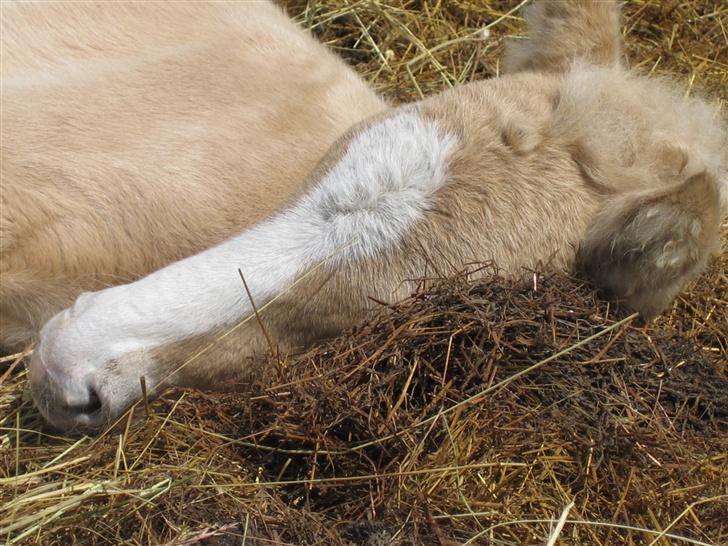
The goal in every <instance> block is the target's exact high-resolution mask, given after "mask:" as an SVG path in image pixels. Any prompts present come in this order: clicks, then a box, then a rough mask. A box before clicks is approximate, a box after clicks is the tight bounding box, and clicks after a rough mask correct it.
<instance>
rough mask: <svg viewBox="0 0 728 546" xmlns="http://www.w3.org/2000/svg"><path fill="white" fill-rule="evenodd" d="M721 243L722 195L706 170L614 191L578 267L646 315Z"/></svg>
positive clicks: (579, 255) (665, 301) (586, 240)
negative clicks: (663, 184) (670, 182)
mask: <svg viewBox="0 0 728 546" xmlns="http://www.w3.org/2000/svg"><path fill="white" fill-rule="evenodd" d="M719 245H720V198H719V194H718V188H717V183H716V181H715V180H714V179H713V178H712V177H711V176H709V175H708V174H706V173H701V174H698V175H695V176H693V177H691V178H689V179H688V180H686V181H685V182H683V183H681V184H679V185H676V186H673V187H671V188H668V189H660V190H658V191H655V190H653V191H648V192H632V193H626V194H621V195H619V196H618V197H615V198H614V199H613V200H612V201H611V202H609V203H608V204H607V206H606V207H605V208H604V209H603V210H602V211H600V212H599V214H598V215H597V217H596V218H595V221H594V222H593V224H592V225H591V226H590V227H589V229H588V230H587V233H586V236H585V237H584V240H583V241H582V243H581V245H580V248H579V251H578V253H577V266H578V268H579V269H580V270H581V271H582V272H584V273H586V274H587V275H588V276H589V277H591V278H592V279H593V280H594V281H595V283H596V285H597V286H598V287H599V288H601V289H604V290H605V291H607V292H608V293H610V294H611V295H612V296H615V297H617V298H618V299H621V300H624V301H625V302H626V303H627V305H629V306H630V307H631V308H633V309H635V310H637V311H639V312H640V313H641V314H642V315H643V316H644V317H645V318H651V317H653V316H654V315H656V314H658V313H660V312H661V311H662V310H664V309H665V308H666V307H667V306H668V305H669V304H670V302H671V301H672V299H673V298H674V297H675V295H676V294H677V293H678V291H679V290H680V289H681V288H682V287H683V286H684V285H685V284H686V283H687V282H689V281H690V280H692V279H693V278H695V277H696V276H697V275H698V274H699V273H700V272H701V271H702V269H703V268H704V267H705V264H706V262H707V260H708V258H709V257H710V255H711V254H712V253H713V252H714V251H716V250H717V248H718V247H719Z"/></svg>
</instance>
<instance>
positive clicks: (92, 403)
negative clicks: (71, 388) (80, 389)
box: [66, 387, 101, 415]
mask: <svg viewBox="0 0 728 546" xmlns="http://www.w3.org/2000/svg"><path fill="white" fill-rule="evenodd" d="M88 391H89V392H88V401H87V402H86V403H85V404H81V405H77V406H67V407H66V410H67V411H68V413H70V414H74V415H91V414H93V413H96V412H98V411H99V410H100V409H101V398H99V395H98V394H97V393H96V390H95V389H94V388H93V387H89V389H88Z"/></svg>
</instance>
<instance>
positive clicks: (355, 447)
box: [0, 0, 728, 546]
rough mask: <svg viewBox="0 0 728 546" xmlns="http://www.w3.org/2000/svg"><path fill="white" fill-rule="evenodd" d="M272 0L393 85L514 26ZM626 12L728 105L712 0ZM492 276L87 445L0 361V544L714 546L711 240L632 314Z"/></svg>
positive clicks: (575, 289)
mask: <svg viewBox="0 0 728 546" xmlns="http://www.w3.org/2000/svg"><path fill="white" fill-rule="evenodd" d="M286 5H287V7H288V9H289V11H290V12H291V13H292V14H293V15H295V16H296V17H297V18H298V19H299V20H300V21H301V22H302V23H303V24H304V25H306V26H309V27H311V28H313V29H314V32H315V33H316V34H317V35H318V36H319V37H320V39H321V40H322V41H324V42H326V43H327V44H329V45H330V46H331V47H333V48H335V49H336V50H337V51H338V52H339V53H340V54H341V55H342V56H344V57H345V58H346V59H347V60H348V61H349V62H351V63H352V64H353V65H354V66H355V67H356V69H357V70H358V71H359V72H360V73H361V74H363V75H364V77H365V78H366V79H367V80H368V81H370V82H372V83H373V85H375V86H376V87H377V89H380V90H381V91H383V92H385V93H387V95H388V96H389V97H391V98H392V100H393V101H404V100H413V99H416V98H418V97H419V96H420V95H428V94H431V93H434V92H436V91H438V90H441V89H443V88H445V87H447V86H449V85H456V84H458V83H462V82H467V81H470V80H472V79H478V78H484V77H492V76H494V75H496V74H497V72H498V58H499V55H500V53H501V51H502V46H503V37H504V36H507V35H511V34H517V33H519V32H521V31H522V29H523V27H522V21H521V19H520V18H519V17H518V12H517V11H515V10H514V8H516V7H517V3H516V2H513V1H510V2H507V1H492V2H489V1H465V0H448V1H447V2H445V1H442V2H413V1H408V0H391V1H390V2H386V3H385V2H376V1H370V0H366V1H355V0H324V1H318V2H309V3H308V4H306V2H303V1H300V0H291V1H289V2H287V3H286ZM624 28H625V33H626V39H627V52H628V55H629V58H630V62H631V64H632V65H633V66H638V67H640V69H641V70H643V71H646V72H650V71H652V72H654V73H659V74H671V75H673V76H674V77H675V78H676V79H677V81H679V82H680V84H681V85H684V86H685V90H686V93H693V92H696V91H698V90H699V92H701V93H704V94H708V95H709V96H711V97H712V98H713V99H714V100H715V101H717V103H718V104H720V105H721V106H722V108H723V111H724V112H725V111H726V108H728V102H727V101H728V7H726V6H725V4H724V3H723V2H721V1H720V0H715V1H711V0H700V1H676V0H668V1H664V2H662V1H661V2H656V1H652V2H650V1H648V0H644V1H643V0H639V1H637V0H634V1H630V2H628V3H627V6H626V7H625V17H624ZM484 29H485V30H484ZM724 233H725V235H726V237H724V242H725V241H726V240H728V226H726V229H725V230H724ZM483 267H487V266H483ZM490 269H491V271H492V273H491V274H490V276H489V278H488V279H487V280H486V281H477V282H474V281H472V280H470V279H469V277H468V274H467V272H464V273H463V274H461V275H459V276H456V277H453V278H449V279H433V280H427V281H422V283H421V284H420V287H419V289H418V290H417V291H416V293H414V294H413V295H412V296H411V297H410V298H408V299H407V300H405V301H402V302H399V303H398V304H396V305H392V306H388V307H382V308H381V310H380V312H379V314H378V315H377V316H376V317H374V318H372V320H370V321H369V322H367V323H365V324H362V325H360V326H359V327H357V328H356V329H354V330H353V331H351V332H348V333H347V334H346V335H343V336H341V337H340V338H337V339H334V340H330V341H328V342H325V343H323V344H321V345H320V346H318V347H316V348H313V349H312V350H311V351H309V352H308V353H306V354H303V355H298V356H296V357H292V358H288V359H281V358H277V357H275V356H271V357H270V362H269V365H268V367H267V370H268V372H267V373H266V376H265V377H261V378H259V380H258V381H257V383H256V384H254V385H251V386H250V388H249V389H248V390H247V392H244V393H236V394H230V393H226V394H209V393H199V392H194V391H180V390H177V391H171V392H168V393H167V394H165V395H164V396H163V397H162V398H161V399H159V400H157V401H155V402H151V403H149V405H148V407H145V405H144V404H140V406H139V407H138V408H137V409H136V411H135V413H134V415H133V416H130V418H129V419H128V420H127V421H125V422H124V423H122V425H121V427H120V428H118V429H116V430H114V431H111V432H108V433H106V434H105V435H102V436H100V437H98V438H86V437H82V438H66V437H61V436H58V435H57V434H55V433H54V432H53V431H52V430H50V429H48V428H47V427H45V426H44V425H43V423H42V422H41V420H40V417H39V415H38V413H37V412H36V410H35V409H34V408H33V404H32V402H31V401H30V398H29V396H28V393H27V379H26V374H25V372H24V371H23V369H22V362H21V361H20V359H19V358H17V357H14V358H13V357H6V358H4V359H2V361H0V426H1V427H2V436H1V437H0V442H1V443H0V542H2V543H3V544H44V545H45V544H58V545H66V544H120V543H124V544H140V545H142V544H143V545H148V544H169V545H172V544H174V545H197V544H200V545H202V544H206V545H233V544H235V545H239V544H246V545H288V544H294V545H299V544H323V545H368V546H375V545H388V544H396V545H409V544H412V545H420V544H422V545H434V546H450V545H459V544H471V545H491V544H492V545H519V546H520V545H531V544H533V545H547V544H548V545H551V544H559V545H603V546H607V545H610V546H611V545H653V544H654V545H656V546H666V545H671V544H674V545H682V544H697V545H715V546H718V545H725V544H728V344H727V342H726V337H727V330H728V253H726V252H723V253H722V254H721V256H720V257H719V258H716V259H715V260H714V261H713V262H712V264H711V266H710V269H709V271H708V272H707V274H706V275H704V276H703V277H702V278H701V279H700V280H699V281H698V282H696V283H694V284H692V285H691V286H690V287H689V288H688V290H687V291H686V292H685V293H683V294H682V295H681V296H680V298H679V299H678V300H677V301H676V302H675V304H674V305H673V307H672V308H671V309H670V310H669V311H668V312H667V313H665V315H663V316H662V317H661V318H660V319H658V320H657V321H656V322H655V323H652V324H649V325H647V326H645V325H643V324H641V323H640V322H639V319H638V318H635V317H634V316H633V315H629V314H627V313H625V312H624V311H621V310H620V309H618V308H615V307H614V306H611V305H609V304H608V303H607V302H605V301H603V300H600V299H599V298H598V297H597V295H595V294H594V292H593V290H592V289H591V288H590V287H589V286H587V285H585V284H584V283H582V282H580V281H578V280H575V279H571V278H568V277H565V276H543V275H539V274H536V273H534V274H533V275H532V278H531V279H530V281H529V282H527V283H516V282H512V281H507V280H504V279H502V278H500V277H499V276H498V275H497V272H495V271H494V270H493V268H490Z"/></svg>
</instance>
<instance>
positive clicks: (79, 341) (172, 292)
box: [40, 109, 456, 404]
mask: <svg viewBox="0 0 728 546" xmlns="http://www.w3.org/2000/svg"><path fill="white" fill-rule="evenodd" d="M455 146H456V139H455V137H454V136H452V135H445V134H443V133H442V132H441V131H440V130H438V127H437V126H436V125H435V123H434V122H431V121H425V120H423V119H422V118H421V117H420V116H419V115H418V113H417V112H416V110H414V109H407V110H404V111H402V112H400V113H398V114H395V115H394V116H392V117H389V118H387V119H384V120H382V121H379V122H377V123H375V124H373V125H372V126H370V127H368V128H366V129H365V130H364V131H363V132H362V133H361V134H359V135H358V136H356V137H354V138H353V139H352V140H351V142H350V143H349V145H348V148H347V150H346V152H345V153H344V155H343V156H342V157H341V159H340V160H339V161H338V162H337V163H336V164H335V165H334V166H333V167H332V168H331V169H330V171H329V172H328V173H327V174H326V175H325V176H324V177H323V178H322V179H321V180H320V181H319V182H318V183H317V184H316V185H314V186H313V187H312V188H311V190H310V191H308V192H307V193H306V194H305V195H304V196H303V197H302V198H301V199H300V200H299V201H298V202H297V203H296V204H294V205H293V206H292V207H291V208H289V209H287V210H284V211H282V212H280V213H278V214H276V215H275V216H273V217H271V218H269V219H267V220H265V221H263V222H262V223H260V224H258V225H256V226H254V227H253V228H251V229H249V230H247V231H245V232H244V233H242V234H240V235H238V236H236V237H234V238H232V239H230V240H228V241H226V242H224V243H222V244H220V245H218V246H216V247H214V248H211V249H209V250H207V251H205V252H202V253H200V254H198V255H196V256H192V257H190V258H187V259H185V260H181V261H179V262H176V263H174V264H172V265H170V266H168V267H165V268H163V269H161V270H159V271H157V272H155V273H152V274H151V275H149V276H147V277H145V278H143V279H141V280H139V281H137V282H134V283H131V284H128V285H122V286H117V287H113V288H109V289H107V290H103V291H100V292H96V293H93V294H88V295H84V296H82V297H80V298H79V299H78V300H77V302H76V304H75V305H74V306H73V307H72V308H70V309H68V310H66V311H64V312H63V313H59V315H56V317H54V318H53V319H52V320H51V321H49V323H48V324H47V325H46V326H45V327H44V329H43V332H42V334H41V339H42V342H41V347H40V357H41V359H42V361H43V362H44V363H47V365H48V366H49V368H51V369H49V370H47V371H48V374H49V375H51V376H53V375H55V376H56V377H55V378H56V380H57V384H59V385H66V386H68V392H69V395H70V393H71V392H72V391H73V393H74V394H73V395H72V396H71V397H72V398H73V403H74V404H79V403H83V400H79V399H78V398H79V397H81V398H82V397H83V396H82V392H85V391H84V390H83V389H77V388H73V387H71V386H70V385H69V384H68V383H69V381H68V380H71V381H72V383H76V382H78V383H81V378H82V377H83V378H86V377H87V374H88V372H89V369H95V368H98V367H103V366H104V365H105V364H107V363H108V362H109V361H111V360H113V359H115V358H118V357H119V356H121V355H123V354H126V353H128V352H132V351H139V350H144V349H148V348H153V347H155V346H159V345H162V344H166V343H170V342H174V341H177V340H181V339H184V338H187V337H190V336H194V335H199V334H204V333H207V332H210V331H212V330H214V329H216V328H219V327H223V326H226V325H232V324H234V323H236V322H238V321H239V320H241V319H242V318H244V317H246V316H247V315H249V314H250V312H251V311H252V309H251V305H250V301H249V299H248V296H247V294H246V292H245V290H244V288H243V285H242V282H241V279H240V276H239V273H238V269H240V270H241V271H242V272H243V275H244V276H245V279H246V282H247V284H248V286H249V288H250V290H251V293H252V297H253V300H254V301H255V302H256V304H258V305H261V304H263V303H265V302H266V301H267V300H269V299H270V298H272V297H273V296H275V295H276V294H278V293H279V292H281V291H282V290H284V289H285V288H286V287H288V286H289V285H291V284H292V283H293V282H294V281H295V280H296V278H297V277H298V276H300V275H301V274H302V273H304V272H305V271H306V270H308V269H310V268H311V267H313V266H315V265H317V264H319V263H320V262H322V261H325V260H327V259H329V260H331V261H332V262H334V263H346V262H350V261H352V260H357V259H360V258H366V257H368V256H372V255H375V254H376V253H378V252H381V251H383V250H385V249H387V248H389V247H391V246H392V245H396V244H397V243H398V242H399V241H400V240H401V239H402V237H403V236H404V235H406V234H407V232H408V231H409V229H410V228H411V227H412V225H413V224H415V223H416V222H417V221H418V220H419V219H420V218H422V216H423V214H424V213H425V212H426V210H427V209H428V207H429V203H430V198H431V196H432V195H433V193H434V192H435V191H436V190H437V189H438V188H439V187H441V186H442V185H443V183H444V182H445V177H446V166H447V161H448V157H449V156H450V154H451V153H452V151H453V150H454V148H455ZM271 168H275V166H271ZM54 363H57V364H54ZM54 365H55V366H57V367H58V368H59V369H58V370H54V369H52V368H53V367H54ZM146 373H147V374H148V372H146ZM63 374H65V376H66V377H67V378H68V380H64V378H63V377H60V375H63ZM137 375H141V370H139V371H137ZM147 377H149V375H147ZM137 382H138V378H137ZM83 383H86V379H84V380H83ZM63 388H66V387H63ZM76 391H78V392H76ZM69 401H70V400H69Z"/></svg>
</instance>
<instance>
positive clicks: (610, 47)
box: [503, 0, 622, 73]
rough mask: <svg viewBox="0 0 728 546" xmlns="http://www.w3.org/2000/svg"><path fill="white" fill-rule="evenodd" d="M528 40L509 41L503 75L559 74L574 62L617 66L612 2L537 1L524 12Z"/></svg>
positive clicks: (619, 52)
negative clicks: (533, 72)
mask: <svg viewBox="0 0 728 546" xmlns="http://www.w3.org/2000/svg"><path fill="white" fill-rule="evenodd" d="M524 18H525V20H526V25H527V27H528V37H526V38H523V39H511V40H510V41H509V43H508V46H507V47H506V53H505V58H504V61H503V64H504V72H505V73H515V72H523V71H544V72H563V71H565V70H566V69H567V68H568V67H569V66H570V65H571V63H572V62H573V61H574V60H575V59H579V58H581V59H584V60H586V61H588V62H589V63H592V64H597V65H618V64H620V60H621V57H622V35H621V33H620V29H619V27H620V14H619V7H618V5H617V2H616V1H615V0H541V1H537V2H535V3H533V4H531V5H530V6H528V7H527V8H526V9H525V13H524Z"/></svg>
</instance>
